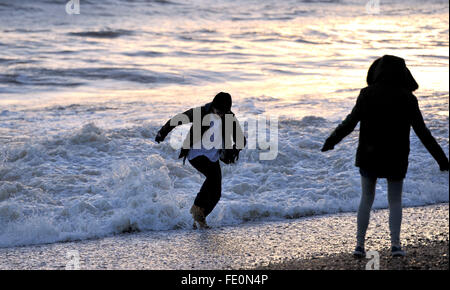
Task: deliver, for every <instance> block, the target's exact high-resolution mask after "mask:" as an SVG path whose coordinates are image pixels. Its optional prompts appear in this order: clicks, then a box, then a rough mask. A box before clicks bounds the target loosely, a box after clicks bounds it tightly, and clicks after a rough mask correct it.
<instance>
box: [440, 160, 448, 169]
mask: <svg viewBox="0 0 450 290" xmlns="http://www.w3.org/2000/svg"><path fill="white" fill-rule="evenodd" d="M439 169H440V170H441V171H448V169H449V164H448V160H447V161H446V162H442V163H441V164H439Z"/></svg>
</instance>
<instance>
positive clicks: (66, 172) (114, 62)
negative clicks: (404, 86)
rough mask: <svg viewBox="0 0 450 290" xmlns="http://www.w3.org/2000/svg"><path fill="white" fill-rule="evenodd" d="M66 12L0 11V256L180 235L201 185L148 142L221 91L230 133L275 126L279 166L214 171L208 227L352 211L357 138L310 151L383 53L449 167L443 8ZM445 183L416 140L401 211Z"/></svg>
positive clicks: (110, 6) (26, 5) (164, 4)
mask: <svg viewBox="0 0 450 290" xmlns="http://www.w3.org/2000/svg"><path fill="white" fill-rule="evenodd" d="M67 2H68V1H67ZM67 2H66V1H56V0H55V1H53V0H39V1H31V0H30V1H27V0H24V1H12V0H2V1H0V246H1V247H8V246H15V245H29V244H38V243H51V242H57V241H67V240H77V239H87V238H95V237H103V236H107V235H112V234H119V233H123V232H130V231H150V230H155V231H164V230H174V229H189V228H190V227H191V225H192V224H191V216H190V214H189V209H190V207H191V205H192V202H193V200H194V198H195V195H196V193H197V192H198V190H199V188H200V186H201V184H202V182H203V180H204V177H203V176H201V175H200V174H199V173H198V172H197V171H196V170H195V169H193V168H192V166H190V165H189V164H188V163H186V165H184V166H183V164H182V162H181V160H180V159H178V151H177V150H175V149H173V148H172V147H171V146H170V143H169V138H170V136H169V137H168V139H166V142H164V143H161V144H156V143H155V142H154V141H153V140H154V137H155V134H156V132H157V131H158V130H159V128H160V127H161V126H162V125H163V124H164V122H166V121H167V120H168V119H169V118H170V117H172V116H174V115H175V114H177V113H179V112H183V111H185V110H187V109H189V108H191V107H193V106H199V105H202V104H205V103H207V102H209V101H211V99H212V97H213V96H214V95H215V94H216V93H218V92H220V91H226V92H229V93H230V94H231V95H232V96H233V111H234V112H235V113H236V116H237V118H238V119H239V120H240V121H241V122H242V123H243V124H244V125H245V124H246V122H247V121H248V120H252V119H254V118H257V117H258V116H267V118H269V117H270V116H275V117H276V118H277V119H278V154H277V157H276V159H274V160H260V158H259V153H260V150H250V149H248V150H243V151H242V152H241V155H240V159H239V161H238V163H237V164H235V165H222V175H223V192H222V198H221V200H220V202H219V204H218V205H217V207H216V208H215V209H214V211H213V212H212V213H211V215H210V216H209V217H208V222H209V224H210V225H212V226H214V227H219V226H226V225H239V224H243V223H246V222H248V221H264V220H267V221H268V220H282V219H292V218H299V217H303V216H310V215H320V214H325V213H336V212H353V211H356V210H357V207H358V202H359V198H360V179H359V178H360V177H359V173H358V169H357V168H356V167H354V158H355V157H354V156H355V151H356V146H357V138H358V127H357V128H356V130H355V132H353V133H352V134H351V135H349V136H348V137H347V138H346V139H344V140H343V141H342V142H341V143H340V144H339V145H337V146H336V148H335V149H334V150H333V151H330V152H326V153H322V152H320V148H321V146H322V144H323V142H324V140H325V139H326V138H327V136H328V135H329V134H330V133H331V132H332V130H333V129H334V128H335V127H336V126H337V125H338V124H339V122H340V121H341V120H342V119H343V118H345V116H346V114H348V113H349V112H350V110H351V108H352V107H353V105H354V104H355V100H356V97H357V96H358V93H359V90H360V89H361V88H362V87H364V86H365V85H366V84H365V77H366V73H367V70H368V67H369V66H370V64H371V63H372V62H373V61H374V60H375V59H376V58H377V57H379V56H382V55H384V54H394V55H398V56H401V57H403V58H405V59H406V62H407V65H408V66H409V68H410V70H411V71H412V73H413V75H414V76H415V78H416V80H417V81H418V83H419V85H420V88H419V90H418V91H416V95H417V97H418V99H419V104H420V106H421V109H422V112H423V114H424V118H425V122H426V123H427V125H428V126H429V128H430V130H431V132H432V134H433V135H434V136H435V137H436V139H437V140H438V142H439V144H441V146H442V147H443V148H444V151H445V152H446V154H447V155H448V143H449V142H448V140H449V139H448V136H449V132H448V128H449V127H448V121H449V119H448V116H449V113H448V111H449V107H448V98H449V81H448V79H449V69H448V67H449V44H448V41H449V30H448V27H449V14H448V13H449V4H448V1H400V0H396V1H381V2H380V5H379V11H377V10H370V9H368V8H367V5H366V4H367V1H356V0H343V1H314V0H313V1H299V0H283V1H275V0H263V1H256V0H239V1H231V0H227V1H206V0H193V1H185V0H173V1H162V0H159V1H151V0H141V1H140V0H136V1H126V0H107V1H94V0H89V1H88V0H84V1H83V0H82V1H80V14H67V13H66V3H67ZM244 127H245V126H244ZM187 129H188V127H187V126H182V127H181V128H178V129H176V130H175V132H173V134H178V133H180V132H181V134H183V133H186V131H187ZM246 133H248V132H246ZM448 180H449V176H448V173H442V172H440V171H439V167H438V165H437V163H436V162H435V161H434V160H433V158H432V157H431V155H430V154H429V153H428V152H427V151H426V149H425V148H424V146H423V145H422V144H421V143H420V141H419V140H418V138H417V137H416V135H415V134H414V132H413V131H412V133H411V154H410V166H409V171H408V175H407V178H406V180H405V186H404V193H403V203H404V205H406V206H419V205H426V204H435V203H441V202H448V200H449V193H448ZM387 206H388V205H387V198H386V182H385V181H383V180H380V182H379V183H378V185H377V196H376V199H375V203H374V207H375V208H386V207H387Z"/></svg>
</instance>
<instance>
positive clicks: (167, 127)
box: [155, 108, 194, 143]
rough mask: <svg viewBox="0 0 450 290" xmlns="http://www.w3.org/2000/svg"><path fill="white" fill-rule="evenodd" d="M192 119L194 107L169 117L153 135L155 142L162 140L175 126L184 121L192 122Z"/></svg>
mask: <svg viewBox="0 0 450 290" xmlns="http://www.w3.org/2000/svg"><path fill="white" fill-rule="evenodd" d="M193 119H194V109H193V108H192V109H189V110H187V111H186V112H184V113H181V114H178V115H176V116H174V117H173V118H171V119H170V120H169V121H167V122H166V124H164V126H162V127H161V129H160V130H159V131H158V133H157V134H156V137H155V141H156V142H158V143H159V142H162V141H164V139H165V138H166V136H167V135H168V134H169V133H170V132H171V131H172V130H173V129H174V128H175V127H177V126H179V125H183V124H186V123H189V122H190V123H192V122H193Z"/></svg>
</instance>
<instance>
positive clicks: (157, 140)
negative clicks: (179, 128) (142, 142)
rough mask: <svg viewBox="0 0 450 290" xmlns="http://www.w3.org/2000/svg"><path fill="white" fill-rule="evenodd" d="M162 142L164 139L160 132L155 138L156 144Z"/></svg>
mask: <svg viewBox="0 0 450 290" xmlns="http://www.w3.org/2000/svg"><path fill="white" fill-rule="evenodd" d="M162 141H164V138H163V136H162V135H161V132H158V134H156V137H155V142H157V143H158V144H159V143H160V142H162Z"/></svg>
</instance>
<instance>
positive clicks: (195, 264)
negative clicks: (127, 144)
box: [0, 203, 449, 270]
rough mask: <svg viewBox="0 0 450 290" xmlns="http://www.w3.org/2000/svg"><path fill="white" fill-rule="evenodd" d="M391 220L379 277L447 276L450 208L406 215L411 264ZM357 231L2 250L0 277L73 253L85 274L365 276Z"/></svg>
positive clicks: (376, 233) (345, 216)
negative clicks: (400, 273) (407, 272)
mask: <svg viewBox="0 0 450 290" xmlns="http://www.w3.org/2000/svg"><path fill="white" fill-rule="evenodd" d="M387 218H388V210H387V209H378V210H374V211H373V212H372V215H371V222H370V225H369V229H368V232H367V242H366V251H371V250H374V251H378V252H379V253H380V269H447V270H448V240H449V204H448V203H445V204H436V205H430V206H423V207H408V208H404V209H403V223H402V235H401V239H402V243H403V246H404V249H405V250H406V251H407V257H406V258H399V259H398V258H396V259H392V258H390V257H389V246H390V241H389V229H388V222H387ZM355 228H356V213H340V214H333V215H321V216H310V217H305V218H300V219H296V220H285V221H276V222H255V223H247V224H241V225H239V226H226V227H219V228H212V229H210V230H197V231H194V230H177V231H167V232H141V233H131V234H125V235H117V236H111V237H105V238H101V239H92V240H82V241H71V242H64V243H54V244H43V245H34V246H20V247H11V248H0V269H65V268H66V266H67V265H68V263H69V262H70V260H68V257H69V256H70V253H73V252H75V253H77V255H78V256H79V261H80V269H151V270H197V269H211V270H213V269H214V270H227V269H239V270H246V269H249V270H250V269H257V270H269V269H279V270H281V269H290V270H302V269H314V270H316V269H317V270H319V269H349V270H351V269H355V270H357V269H364V267H365V265H366V263H367V261H368V260H365V259H361V260H359V261H358V260H356V259H354V258H353V257H352V256H351V253H352V251H353V248H354V243H355V241H354V239H355V237H354V234H355V233H354V231H355ZM68 255H69V256H68Z"/></svg>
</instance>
